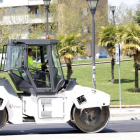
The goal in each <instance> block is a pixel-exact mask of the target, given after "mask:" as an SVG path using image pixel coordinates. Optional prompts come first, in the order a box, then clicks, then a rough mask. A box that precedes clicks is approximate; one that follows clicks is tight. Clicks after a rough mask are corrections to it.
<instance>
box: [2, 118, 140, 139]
mask: <svg viewBox="0 0 140 140" xmlns="http://www.w3.org/2000/svg"><path fill="white" fill-rule="evenodd" d="M0 135H1V136H0V140H16V139H18V140H19V139H20V140H25V139H26V140H31V139H34V140H38V139H40V140H42V139H44V140H45V139H48V140H49V139H51V140H56V139H57V140H60V139H61V140H63V139H67V140H69V139H77V140H78V139H80V140H91V139H92V140H93V138H94V140H96V139H97V140H98V139H100V140H102V139H104V140H112V139H113V140H118V139H119V140H121V139H122V140H123V139H124V140H139V139H140V121H139V120H133V121H130V120H127V121H126V120H125V121H110V122H109V124H108V125H107V126H106V128H105V129H104V130H102V131H101V132H100V133H89V134H87V133H82V132H81V131H79V130H77V129H75V128H72V127H71V126H69V125H68V124H48V125H44V124H43V125H37V124H32V123H30V124H24V125H9V124H8V125H6V126H5V128H4V129H3V130H2V131H1V132H0Z"/></svg>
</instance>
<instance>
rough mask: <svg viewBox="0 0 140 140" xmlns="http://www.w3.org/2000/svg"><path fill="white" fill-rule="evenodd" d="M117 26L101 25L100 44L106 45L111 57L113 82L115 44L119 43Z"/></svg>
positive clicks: (112, 77)
mask: <svg viewBox="0 0 140 140" xmlns="http://www.w3.org/2000/svg"><path fill="white" fill-rule="evenodd" d="M116 31H117V28H116V26H113V25H110V26H107V27H101V31H100V33H99V38H100V39H99V42H98V45H99V46H101V47H104V48H105V49H106V50H107V51H108V54H109V55H110V57H111V83H114V65H115V44H116V43H117V40H118V39H117V36H116Z"/></svg>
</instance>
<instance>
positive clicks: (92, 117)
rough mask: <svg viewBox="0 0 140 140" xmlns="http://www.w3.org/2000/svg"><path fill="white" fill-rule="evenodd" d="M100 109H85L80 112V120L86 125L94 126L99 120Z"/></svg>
mask: <svg viewBox="0 0 140 140" xmlns="http://www.w3.org/2000/svg"><path fill="white" fill-rule="evenodd" d="M100 114H101V110H100V108H87V109H84V110H82V113H81V115H80V118H81V119H82V121H83V122H84V124H86V125H95V124H96V123H97V121H98V120H99V118H100Z"/></svg>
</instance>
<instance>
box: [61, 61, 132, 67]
mask: <svg viewBox="0 0 140 140" xmlns="http://www.w3.org/2000/svg"><path fill="white" fill-rule="evenodd" d="M131 60H133V59H124V60H120V62H124V61H131ZM115 62H116V61H115ZM107 63H111V61H103V62H95V64H107ZM86 65H92V63H81V64H72V66H86ZM62 67H66V65H65V64H64V65H62Z"/></svg>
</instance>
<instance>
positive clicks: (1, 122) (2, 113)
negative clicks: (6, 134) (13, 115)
mask: <svg viewBox="0 0 140 140" xmlns="http://www.w3.org/2000/svg"><path fill="white" fill-rule="evenodd" d="M6 122H7V112H6V109H4V110H0V130H2V129H3V127H4V126H5V124H6Z"/></svg>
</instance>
